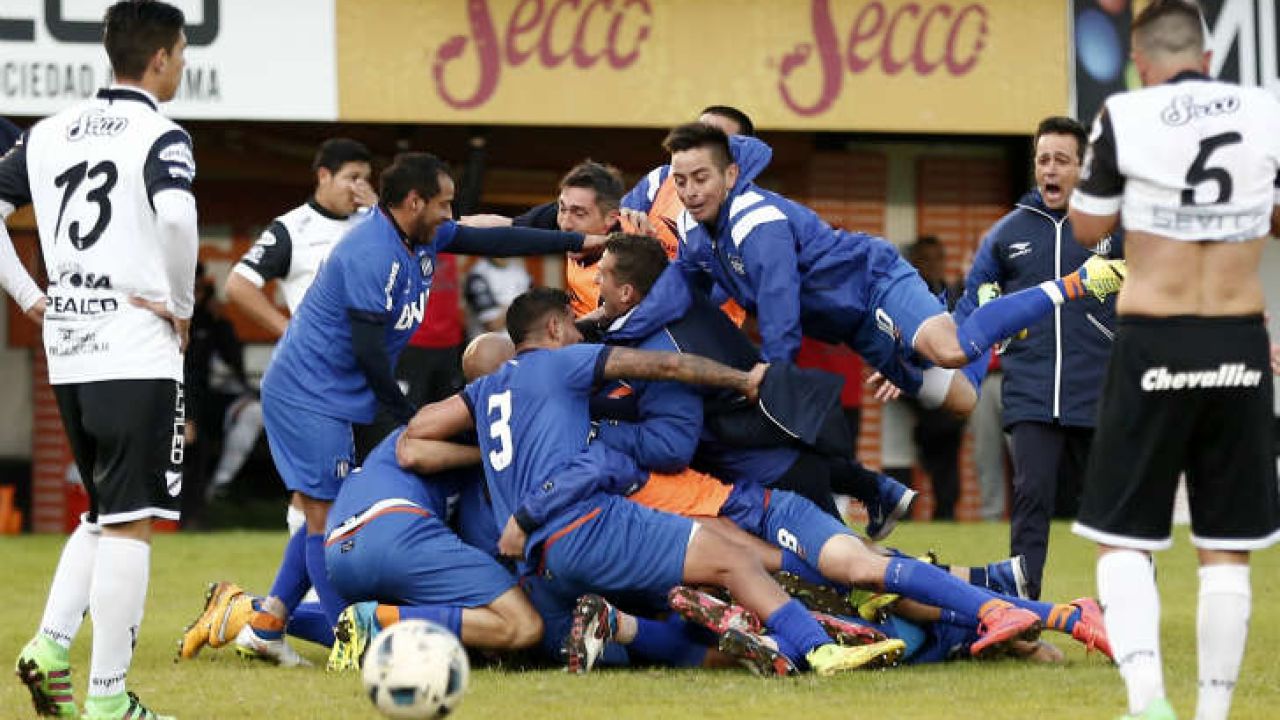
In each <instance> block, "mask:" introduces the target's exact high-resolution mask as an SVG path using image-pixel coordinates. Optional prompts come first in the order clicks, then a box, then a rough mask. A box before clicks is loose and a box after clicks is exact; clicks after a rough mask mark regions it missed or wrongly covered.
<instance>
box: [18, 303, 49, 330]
mask: <svg viewBox="0 0 1280 720" xmlns="http://www.w3.org/2000/svg"><path fill="white" fill-rule="evenodd" d="M48 307H49V298H45V297H42V298H40V299H39V300H37V301H36V304H35V305H32V306H31V307H29V308H27V312H26V313H24V314H25V315H26V316H27V318H28V319H30V320H31V322H33V323H35V324H36V325H44V311H45V309H46V308H48Z"/></svg>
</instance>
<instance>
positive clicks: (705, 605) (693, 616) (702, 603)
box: [667, 585, 764, 635]
mask: <svg viewBox="0 0 1280 720" xmlns="http://www.w3.org/2000/svg"><path fill="white" fill-rule="evenodd" d="M667 601H668V602H669V603H670V605H671V609H672V610H675V611H676V612H677V613H679V614H680V617H683V618H684V619H685V620H688V621H689V622H692V623H696V624H698V625H701V626H703V627H705V628H707V629H708V630H710V631H711V632H714V633H715V634H717V635H722V634H724V633H725V632H726V631H728V630H730V629H738V630H742V631H743V632H748V633H754V634H757V635H759V634H760V633H762V632H764V623H762V622H760V618H758V617H756V614H755V613H753V612H751V611H750V610H748V609H746V608H744V607H742V606H741V605H734V604H733V603H727V602H725V601H723V600H720V599H719V598H714V597H712V596H710V595H708V594H707V593H704V592H702V591H700V590H695V589H693V588H691V587H687V586H685V585H677V586H675V587H673V588H671V592H669V593H667Z"/></svg>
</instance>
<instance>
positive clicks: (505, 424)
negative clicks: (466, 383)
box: [489, 390, 515, 472]
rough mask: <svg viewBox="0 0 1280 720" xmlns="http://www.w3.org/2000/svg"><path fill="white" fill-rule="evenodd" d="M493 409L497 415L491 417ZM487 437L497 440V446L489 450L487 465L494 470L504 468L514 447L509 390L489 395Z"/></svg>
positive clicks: (497, 470) (509, 460)
mask: <svg viewBox="0 0 1280 720" xmlns="http://www.w3.org/2000/svg"><path fill="white" fill-rule="evenodd" d="M494 411H497V413H498V417H497V418H496V419H492V416H493V413H494ZM489 415H490V417H491V419H490V421H489V437H491V438H493V439H494V440H496V441H497V444H498V446H497V447H496V448H494V449H493V450H490V451H489V465H490V466H491V467H493V470H494V472H500V471H502V470H505V469H506V468H507V466H508V465H510V464H511V456H512V455H513V454H514V452H515V448H514V447H513V446H512V443H511V391H510V390H508V391H506V392H504V393H498V394H497V395H490V396H489Z"/></svg>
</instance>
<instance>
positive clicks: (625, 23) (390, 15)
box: [336, 0, 1069, 133]
mask: <svg viewBox="0 0 1280 720" xmlns="http://www.w3.org/2000/svg"><path fill="white" fill-rule="evenodd" d="M336 10H337V23H336V35H337V49H338V52H337V60H338V62H337V67H338V79H339V92H338V100H339V117H340V119H342V120H349V121H393V122H433V123H435V122H438V123H473V122H474V123H504V124H529V125H587V126H593V125H594V126H601V125H610V126H668V125H672V124H676V123H679V122H683V121H685V120H687V119H689V118H690V117H691V115H692V114H693V113H695V112H696V111H697V110H698V109H700V108H702V107H703V106H706V105H709V104H720V103H723V104H731V105H737V106H740V107H742V108H744V109H745V110H747V111H748V112H749V113H750V114H751V115H752V117H753V118H754V119H755V120H756V122H757V123H758V124H759V125H760V126H761V127H763V128H775V129H812V130H860V131H883V132H957V133H1025V132H1028V131H1029V129H1030V128H1033V127H1034V125H1035V123H1036V121H1038V120H1039V119H1040V118H1041V117H1043V116H1045V115H1048V114H1053V113H1062V112H1064V111H1066V109H1067V107H1068V100H1069V98H1068V96H1069V88H1068V76H1069V73H1068V61H1069V53H1068V46H1067V42H1068V28H1067V16H1068V8H1067V3H1066V2H1065V0H979V1H975V2H967V1H965V0H915V1H908V0H338V1H337V8H336Z"/></svg>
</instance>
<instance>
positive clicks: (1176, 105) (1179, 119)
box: [1160, 95, 1240, 127]
mask: <svg viewBox="0 0 1280 720" xmlns="http://www.w3.org/2000/svg"><path fill="white" fill-rule="evenodd" d="M1239 109H1240V96H1239V95H1224V96H1222V97H1218V98H1214V99H1212V100H1209V101H1208V102H1204V103H1198V102H1196V99H1195V98H1194V97H1192V96H1191V95H1178V96H1177V97H1175V98H1174V99H1173V101H1172V102H1170V103H1169V107H1167V108H1165V109H1164V110H1163V111H1162V112H1161V113H1160V120H1161V122H1163V123H1164V124H1165V125H1171V126H1173V127H1178V126H1179V125H1186V124H1187V123H1189V122H1191V121H1192V120H1201V119H1203V118H1208V117H1214V116H1216V115H1229V114H1231V113H1233V112H1235V111H1237V110H1239Z"/></svg>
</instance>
